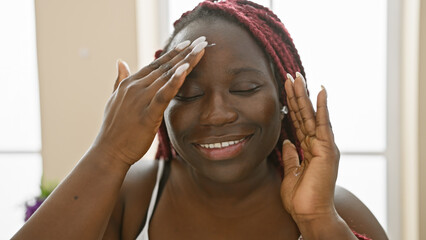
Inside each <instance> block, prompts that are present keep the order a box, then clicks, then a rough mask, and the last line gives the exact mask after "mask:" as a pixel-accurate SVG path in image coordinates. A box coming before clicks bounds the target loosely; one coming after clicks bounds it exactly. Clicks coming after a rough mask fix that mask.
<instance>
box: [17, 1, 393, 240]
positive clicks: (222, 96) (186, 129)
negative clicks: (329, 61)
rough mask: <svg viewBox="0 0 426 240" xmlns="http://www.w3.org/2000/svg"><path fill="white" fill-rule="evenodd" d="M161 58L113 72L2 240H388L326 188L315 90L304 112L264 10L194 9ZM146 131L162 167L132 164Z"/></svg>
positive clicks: (233, 4)
mask: <svg viewBox="0 0 426 240" xmlns="http://www.w3.org/2000/svg"><path fill="white" fill-rule="evenodd" d="M163 52H164V54H162V53H163ZM163 52H162V51H160V52H158V54H157V57H158V58H157V59H156V60H155V61H154V62H153V63H152V64H150V65H149V66H147V67H144V68H142V69H141V70H140V71H139V72H137V73H135V74H133V75H130V73H129V71H128V69H127V68H126V66H125V64H123V63H119V77H118V79H117V82H116V85H115V88H116V89H115V90H114V93H113V94H112V96H111V98H110V100H109V102H108V104H107V106H106V110H105V118H104V121H103V124H102V127H101V130H100V132H99V134H98V136H97V138H96V140H95V142H94V143H93V145H92V146H91V148H90V149H89V150H88V152H87V153H86V154H85V156H84V157H83V158H82V159H81V160H80V162H79V163H78V164H77V166H76V167H75V168H74V170H73V171H72V172H71V173H70V174H69V176H68V177H67V178H66V179H65V180H64V181H63V182H62V183H61V185H60V186H58V187H57V189H56V190H55V191H54V192H53V193H52V195H51V196H50V197H49V198H48V199H47V200H46V201H45V203H44V204H43V206H42V207H41V208H40V209H39V210H38V211H37V212H36V214H35V215H34V216H33V217H31V218H30V220H29V221H28V222H27V223H26V224H25V225H24V226H23V227H22V229H21V230H20V231H19V232H18V233H17V234H16V235H15V236H14V239H99V238H104V239H135V238H137V239H298V238H299V236H300V235H302V236H303V238H304V239H357V237H358V238H359V239H369V238H372V239H387V238H386V235H385V233H384V231H383V229H382V228H381V226H380V225H379V223H378V222H377V220H376V219H375V218H374V216H373V215H372V214H371V212H370V211H369V210H368V209H367V208H366V207H365V206H364V205H363V204H362V203H361V202H360V201H359V200H358V199H357V198H356V197H354V196H353V195H352V194H350V193H349V192H348V191H346V190H344V189H342V188H338V187H335V182H336V178H337V169H338V162H339V151H338V149H337V147H336V145H335V143H334V138H333V133H332V129H331V125H330V123H329V118H328V111H327V102H326V98H327V94H326V91H325V89H323V90H322V91H321V92H320V93H319V94H318V101H317V102H318V104H317V112H314V110H313V107H312V104H311V102H310V100H309V98H308V92H307V89H306V82H305V79H304V76H303V75H304V69H303V67H302V65H301V61H300V59H299V56H298V54H297V50H296V49H295V47H294V45H293V43H292V40H291V38H290V36H289V35H288V33H287V31H286V30H285V28H284V27H283V25H282V24H281V23H280V21H279V19H278V18H277V17H276V16H275V15H274V14H273V13H272V12H270V11H269V10H268V9H266V8H263V7H262V6H259V5H257V4H254V3H251V2H248V1H236V0H235V1H220V2H216V1H205V2H203V3H201V4H200V5H199V6H198V7H197V8H196V9H195V10H193V11H192V12H188V13H186V14H184V15H183V16H182V18H181V19H180V20H179V21H177V22H176V23H175V32H174V33H173V35H172V36H171V38H170V42H169V43H168V44H167V46H166V47H165V51H163ZM299 72H300V73H299ZM157 132H159V136H160V146H159V150H158V153H157V157H158V158H161V159H164V160H160V161H151V162H150V161H139V162H138V160H139V159H141V158H142V156H143V155H144V154H145V153H146V152H147V150H148V148H149V146H150V145H151V143H152V141H153V139H154V136H155V134H156V133H157ZM293 143H294V144H293ZM361 234H363V235H365V236H363V235H361ZM367 237H368V238H367Z"/></svg>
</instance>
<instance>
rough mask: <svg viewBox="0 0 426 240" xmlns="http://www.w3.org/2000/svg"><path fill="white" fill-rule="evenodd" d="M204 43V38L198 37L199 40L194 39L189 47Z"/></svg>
mask: <svg viewBox="0 0 426 240" xmlns="http://www.w3.org/2000/svg"><path fill="white" fill-rule="evenodd" d="M204 41H206V37H204V36H201V37H199V38H197V39H195V40H194V41H193V42H192V44H191V47H194V46H197V45H198V44H199V43H200V42H204Z"/></svg>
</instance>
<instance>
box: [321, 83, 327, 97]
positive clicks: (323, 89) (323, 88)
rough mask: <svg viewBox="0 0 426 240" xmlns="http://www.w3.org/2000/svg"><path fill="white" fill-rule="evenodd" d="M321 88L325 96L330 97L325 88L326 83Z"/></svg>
mask: <svg viewBox="0 0 426 240" xmlns="http://www.w3.org/2000/svg"><path fill="white" fill-rule="evenodd" d="M321 90H322V91H324V92H325V96H326V97H328V94H327V89H325V87H324V85H321Z"/></svg>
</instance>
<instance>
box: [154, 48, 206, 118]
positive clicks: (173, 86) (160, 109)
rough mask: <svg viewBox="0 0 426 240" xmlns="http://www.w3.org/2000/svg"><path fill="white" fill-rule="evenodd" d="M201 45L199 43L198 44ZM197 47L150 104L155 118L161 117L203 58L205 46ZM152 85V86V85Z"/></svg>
mask: <svg viewBox="0 0 426 240" xmlns="http://www.w3.org/2000/svg"><path fill="white" fill-rule="evenodd" d="M200 44H201V43H200ZM200 44H199V45H198V46H199V47H198V48H197V47H196V48H194V51H193V56H195V58H193V59H191V62H189V63H184V64H182V65H181V66H179V67H178V68H177V69H176V71H175V73H174V74H173V76H172V78H171V79H170V80H169V81H167V82H166V84H164V85H163V86H162V87H161V88H160V89H159V90H158V92H157V93H156V94H155V96H154V98H153V99H152V101H151V103H150V106H149V107H150V109H151V111H152V112H153V114H154V115H155V116H157V117H161V116H163V113H164V111H165V110H166V108H167V106H168V105H169V103H170V101H171V100H172V99H173V98H174V97H175V96H176V94H177V93H178V91H179V89H180V87H181V86H182V84H183V82H184V80H185V78H186V76H188V74H189V73H190V72H191V71H192V69H193V68H194V67H195V66H196V65H197V64H198V63H199V62H200V60H201V58H202V57H203V56H204V53H205V50H204V48H205V47H206V44H201V45H200ZM153 85H154V84H153Z"/></svg>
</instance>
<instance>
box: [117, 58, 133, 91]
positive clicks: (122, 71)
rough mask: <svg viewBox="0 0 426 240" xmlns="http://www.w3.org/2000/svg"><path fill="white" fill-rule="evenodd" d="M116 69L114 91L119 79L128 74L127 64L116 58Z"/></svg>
mask: <svg viewBox="0 0 426 240" xmlns="http://www.w3.org/2000/svg"><path fill="white" fill-rule="evenodd" d="M117 69H118V76H117V79H116V80H115V83H114V91H115V90H116V89H117V87H118V85H120V83H121V81H123V79H126V78H127V77H128V76H129V75H130V69H129V65H127V63H126V62H125V61H123V60H121V59H119V60H117ZM114 91H113V92H114Z"/></svg>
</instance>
